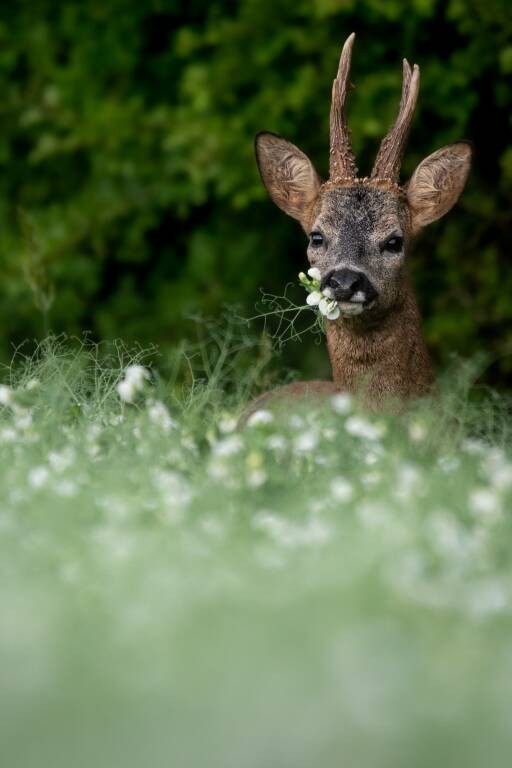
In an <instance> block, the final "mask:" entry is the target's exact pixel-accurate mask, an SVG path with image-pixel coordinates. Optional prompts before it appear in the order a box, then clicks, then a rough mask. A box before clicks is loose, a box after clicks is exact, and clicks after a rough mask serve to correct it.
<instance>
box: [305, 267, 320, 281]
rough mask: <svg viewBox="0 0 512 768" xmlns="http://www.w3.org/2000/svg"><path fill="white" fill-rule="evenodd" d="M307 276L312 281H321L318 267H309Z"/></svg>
mask: <svg viewBox="0 0 512 768" xmlns="http://www.w3.org/2000/svg"><path fill="white" fill-rule="evenodd" d="M308 275H309V276H310V277H311V278H312V279H313V280H321V279H322V274H321V272H320V270H319V269H318V267H310V268H309V269H308Z"/></svg>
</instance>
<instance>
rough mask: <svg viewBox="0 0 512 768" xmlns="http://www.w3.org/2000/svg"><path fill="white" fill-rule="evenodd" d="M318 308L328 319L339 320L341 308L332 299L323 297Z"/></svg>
mask: <svg viewBox="0 0 512 768" xmlns="http://www.w3.org/2000/svg"><path fill="white" fill-rule="evenodd" d="M318 309H319V310H320V312H321V313H322V315H324V316H325V317H326V318H327V319H328V320H337V319H338V317H339V316H340V308H339V307H338V305H337V303H336V302H335V301H334V300H332V299H326V298H322V300H321V301H320V303H319V304H318Z"/></svg>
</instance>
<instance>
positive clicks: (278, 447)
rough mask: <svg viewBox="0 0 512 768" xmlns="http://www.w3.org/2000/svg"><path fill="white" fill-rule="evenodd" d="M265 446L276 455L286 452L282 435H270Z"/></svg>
mask: <svg viewBox="0 0 512 768" xmlns="http://www.w3.org/2000/svg"><path fill="white" fill-rule="evenodd" d="M265 445H266V446H267V448H269V449H270V450H271V451H275V452H276V453H283V451H285V450H286V440H285V439H284V437H283V436H282V435H270V436H269V437H267V439H266V441H265Z"/></svg>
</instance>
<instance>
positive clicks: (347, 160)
mask: <svg viewBox="0 0 512 768" xmlns="http://www.w3.org/2000/svg"><path fill="white" fill-rule="evenodd" d="M354 38H355V34H354V32H352V34H351V35H350V36H349V37H347V39H346V41H345V45H344V46H343V50H342V52H341V56H340V63H339V67H338V74H337V75H336V80H334V82H333V84H332V101H331V116H330V132H331V141H330V143H331V146H330V153H329V175H330V177H331V180H333V181H335V180H336V179H343V178H345V179H353V178H355V177H356V175H357V166H356V159H355V157H354V153H353V152H352V147H351V144H350V130H349V128H348V125H347V118H346V115H345V99H346V96H347V90H348V88H349V87H350V84H349V82H348V76H349V73H350V58H351V56H352V46H353V45H354Z"/></svg>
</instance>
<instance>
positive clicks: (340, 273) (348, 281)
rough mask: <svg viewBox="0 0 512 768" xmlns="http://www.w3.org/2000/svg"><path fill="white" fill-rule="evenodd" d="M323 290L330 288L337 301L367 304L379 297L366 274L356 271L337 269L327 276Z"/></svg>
mask: <svg viewBox="0 0 512 768" xmlns="http://www.w3.org/2000/svg"><path fill="white" fill-rule="evenodd" d="M324 283H325V284H324V286H323V288H330V289H331V291H332V293H333V297H334V298H335V299H336V301H350V300H351V299H353V300H354V301H357V302H360V303H367V302H370V301H372V299H374V298H375V297H376V296H377V291H376V290H375V288H374V287H373V285H372V284H371V283H370V281H369V280H368V278H367V277H366V275H365V274H364V272H357V271H356V270H354V269H336V270H334V272H331V273H330V274H329V275H326V278H325V281H324Z"/></svg>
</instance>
